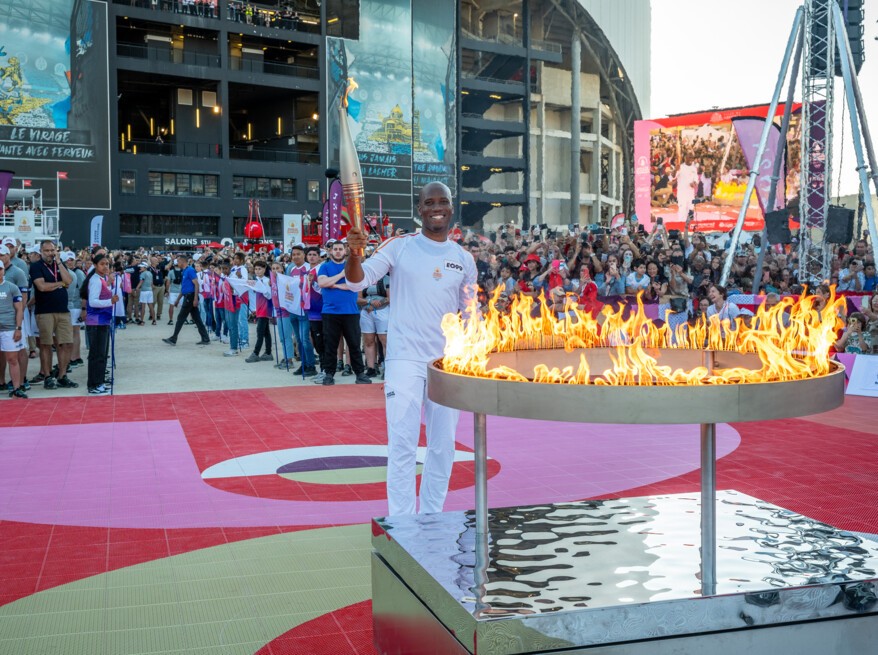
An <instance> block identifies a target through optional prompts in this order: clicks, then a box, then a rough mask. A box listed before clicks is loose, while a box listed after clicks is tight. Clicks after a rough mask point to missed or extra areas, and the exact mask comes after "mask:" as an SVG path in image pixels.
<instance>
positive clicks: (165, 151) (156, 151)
mask: <svg viewBox="0 0 878 655" xmlns="http://www.w3.org/2000/svg"><path fill="white" fill-rule="evenodd" d="M171 139H173V137H171ZM134 146H137V151H136V152H135V151H134ZM120 149H121V148H120ZM125 152H129V153H131V154H137V155H163V156H168V157H197V158H199V159H220V158H222V156H223V147H222V145H221V144H219V143H200V142H194V141H175V140H169V141H151V140H149V139H132V140H130V141H126V142H125Z"/></svg>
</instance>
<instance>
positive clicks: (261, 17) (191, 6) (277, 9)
mask: <svg viewBox="0 0 878 655" xmlns="http://www.w3.org/2000/svg"><path fill="white" fill-rule="evenodd" d="M115 1H116V2H117V3H120V2H127V3H128V4H130V5H131V6H132V7H140V8H143V9H154V10H157V11H170V12H173V13H176V14H184V15H187V16H199V17H202V18H219V3H218V0H115ZM227 12H228V14H227V18H228V20H230V21H234V22H236V23H245V24H247V25H259V26H261V27H272V28H277V29H284V30H298V29H304V28H307V27H309V25H308V22H307V20H303V19H307V18H312V19H314V21H316V20H317V18H318V17H317V16H316V15H315V16H303V15H302V14H300V12H299V11H297V9H296V8H295V6H294V5H293V4H292V3H285V4H283V5H281V6H277V5H275V4H274V3H263V4H262V5H257V4H254V3H252V2H245V1H244V0H229V2H228V4H227Z"/></svg>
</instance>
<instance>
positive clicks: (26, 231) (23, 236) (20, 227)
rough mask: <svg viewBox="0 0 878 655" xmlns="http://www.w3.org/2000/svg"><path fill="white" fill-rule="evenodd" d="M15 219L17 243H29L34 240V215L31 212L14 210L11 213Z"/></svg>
mask: <svg viewBox="0 0 878 655" xmlns="http://www.w3.org/2000/svg"><path fill="white" fill-rule="evenodd" d="M13 216H14V218H15V231H16V232H18V239H19V241H30V240H31V239H33V238H34V235H35V234H36V232H34V221H35V220H36V214H35V213H34V212H33V210H21V209H20V210H16V211H14V212H13Z"/></svg>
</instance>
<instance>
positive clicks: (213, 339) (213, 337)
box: [210, 334, 222, 341]
mask: <svg viewBox="0 0 878 655" xmlns="http://www.w3.org/2000/svg"><path fill="white" fill-rule="evenodd" d="M221 338H222V337H218V336H217V335H215V334H214V335H212V336H211V337H210V340H211V341H219V340H220V339H221Z"/></svg>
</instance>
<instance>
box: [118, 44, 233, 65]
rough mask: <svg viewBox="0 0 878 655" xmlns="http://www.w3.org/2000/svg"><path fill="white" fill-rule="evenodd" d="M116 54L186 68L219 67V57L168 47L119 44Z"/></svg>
mask: <svg viewBox="0 0 878 655" xmlns="http://www.w3.org/2000/svg"><path fill="white" fill-rule="evenodd" d="M116 54H117V55H119V56H120V57H132V58H134V59H147V60H149V61H166V62H169V63H172V64H186V65H188V66H209V67H212V68H216V67H218V66H220V56H219V55H209V54H205V53H200V52H186V51H185V50H179V49H176V48H170V47H168V48H156V47H155V46H147V45H141V44H139V43H125V42H119V43H117V44H116Z"/></svg>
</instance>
